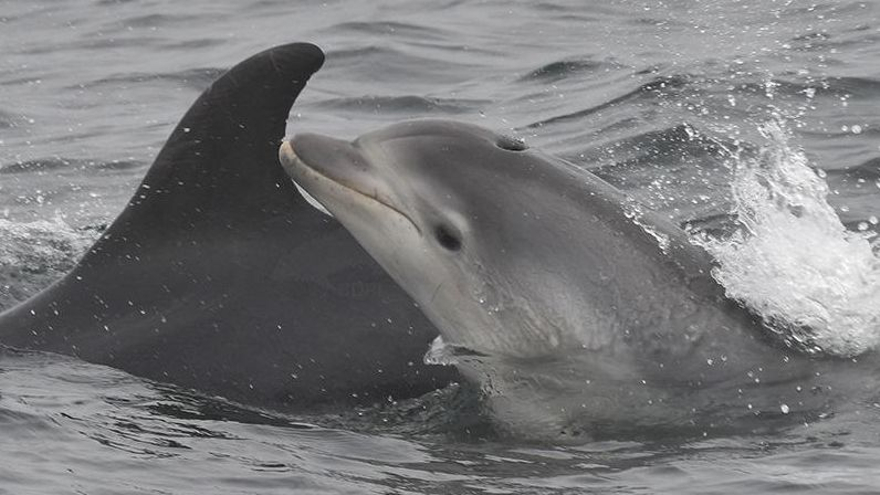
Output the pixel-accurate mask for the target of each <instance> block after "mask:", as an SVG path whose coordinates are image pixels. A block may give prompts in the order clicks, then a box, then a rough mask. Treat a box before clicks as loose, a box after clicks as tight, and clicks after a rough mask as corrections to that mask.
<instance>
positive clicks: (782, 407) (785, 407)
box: [779, 404, 791, 414]
mask: <svg viewBox="0 0 880 495" xmlns="http://www.w3.org/2000/svg"><path fill="white" fill-rule="evenodd" d="M779 410H780V411H782V414H788V413H789V412H790V411H791V409H789V408H788V404H782V405H780V406H779Z"/></svg>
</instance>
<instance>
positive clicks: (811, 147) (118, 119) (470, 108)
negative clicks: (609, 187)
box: [0, 0, 880, 494]
mask: <svg viewBox="0 0 880 495" xmlns="http://www.w3.org/2000/svg"><path fill="white" fill-rule="evenodd" d="M291 41H310V42H313V43H316V44H318V45H319V46H321V47H322V48H323V49H324V51H325V52H326V53H327V61H326V63H325V65H324V68H323V69H322V70H321V71H319V72H318V73H317V74H316V75H315V76H314V77H313V78H312V79H311V81H310V82H309V85H308V86H307V87H306V89H305V91H304V92H303V93H302V95H301V97H300V98H299V101H298V102H297V103H296V104H295V105H294V108H293V111H292V113H291V116H290V120H289V124H288V129H289V132H290V133H293V132H298V131H301V130H302V131H314V132H321V133H325V134H330V135H334V136H338V137H346V138H353V137H355V136H357V135H358V134H360V133H363V132H366V131H368V130H372V129H375V128H377V127H380V126H383V125H386V124H389V123H393V122H398V121H400V120H403V119H410V118H420V117H442V118H451V119H458V120H461V121H466V122H471V123H476V124H479V125H482V126H485V127H488V128H491V129H494V130H496V131H499V132H505V133H510V134H513V135H515V136H518V137H521V138H523V139H525V140H526V141H527V142H528V143H529V145H530V146H532V147H535V148H540V149H543V150H545V151H547V152H549V153H551V154H555V155H558V156H561V157H564V158H566V159H568V160H570V161H572V162H574V163H576V164H578V165H580V166H582V167H584V168H586V169H589V170H591V171H593V172H594V173H596V174H598V175H600V176H601V177H603V178H604V179H606V180H608V181H609V182H611V183H613V184H614V185H616V186H618V187H620V188H621V189H624V190H626V191H627V192H628V193H629V194H631V195H632V196H633V197H635V198H637V199H638V200H640V201H642V202H643V203H644V204H645V205H646V207H650V208H653V209H655V210H658V211H660V212H663V213H665V214H667V215H669V216H670V217H671V218H672V219H673V220H675V221H676V222H678V223H680V224H681V225H682V226H683V227H684V228H686V229H688V230H689V231H690V232H691V233H692V235H693V237H694V241H695V242H699V243H702V244H703V245H705V246H706V247H707V249H709V250H710V251H711V252H712V254H713V255H715V257H716V258H717V259H718V260H719V263H720V268H719V270H718V271H717V273H716V277H717V278H718V279H719V280H720V281H722V283H723V284H724V285H725V288H726V289H727V290H728V292H729V294H731V295H732V296H734V297H736V298H738V299H740V300H741V301H744V302H745V303H748V304H749V305H750V306H752V307H753V308H757V310H758V311H760V312H761V313H763V314H764V315H765V316H769V317H771V318H772V317H779V318H789V319H794V320H797V321H802V322H807V323H809V325H810V327H811V328H813V329H814V334H812V335H811V336H810V339H811V341H812V342H813V343H815V344H816V345H817V346H818V347H820V348H821V349H822V350H823V351H822V352H825V353H828V354H833V355H837V356H839V357H840V358H841V359H842V358H847V359H848V358H855V359H858V356H861V355H863V354H864V353H872V352H874V351H873V350H874V349H875V348H876V347H877V346H878V345H880V262H878V250H880V248H878V244H877V242H876V238H875V237H873V236H874V231H875V230H877V229H878V216H880V139H878V136H880V2H878V1H876V0H872V1H845V0H840V1H833V2H813V1H799V0H787V1H782V0H668V1H661V0H610V1H606V2H592V3H591V2H583V1H575V0H567V1H566V0H548V1H531V0H529V1H525V0H522V1H516V0H504V1H502V0H488V1H462V0H438V1H434V2H415V1H403V0H377V1H371V2H342V1H312V0H303V1H297V2H282V1H276V0H260V1H251V2H232V1H221V2H217V1H214V2H208V1H204V0H193V1H190V2H172V1H168V0H150V1H144V2H133V1H130V0H65V1H63V2H62V1H51V0H27V1H25V0H0V309H5V308H9V307H11V306H13V305H14V304H16V303H17V302H20V301H23V300H24V299H26V298H27V297H29V296H31V295H33V294H35V293H36V292H38V291H39V290H40V289H41V288H43V287H45V286H46V285H48V284H50V283H51V282H52V281H53V280H55V279H56V278H58V277H60V276H61V275H63V274H64V273H65V272H66V271H67V270H69V269H70V268H71V267H72V266H73V265H74V264H75V263H76V261H77V259H78V257H79V256H80V255H81V254H82V253H83V252H84V251H85V250H86V249H88V247H89V246H90V245H91V243H92V242H93V241H94V240H95V239H96V238H97V237H98V236H99V235H100V233H101V231H102V230H103V229H104V228H105V227H106V225H108V224H109V223H110V222H111V221H112V220H113V219H114V218H115V216H116V215H117V214H118V213H119V212H120V211H121V210H122V209H123V208H124V206H125V204H126V202H127V201H128V199H129V197H130V196H131V194H132V193H133V191H134V189H135V187H136V186H137V185H138V184H139V182H140V180H141V178H142V177H143V175H144V173H145V172H146V170H147V168H148V167H149V165H150V163H151V161H152V159H153V158H154V156H155V154H156V152H157V151H158V150H159V149H160V148H161V146H162V144H163V143H164V141H165V139H166V138H167V136H168V134H169V133H170V131H171V129H172V128H173V126H174V125H175V124H176V122H177V121H178V120H179V119H180V117H181V116H182V115H183V113H184V112H185V111H186V109H187V108H188V107H189V105H190V104H191V103H192V101H193V100H194V99H195V98H196V97H197V95H198V94H199V93H200V92H201V91H202V90H203V89H204V88H205V87H207V85H208V84H210V82H211V81H212V80H213V79H215V78H216V77H217V76H219V75H220V74H222V73H223V71H224V70H225V69H227V68H229V67H231V66H232V65H234V64H235V63H237V62H238V61H240V60H242V59H244V58H246V57H248V56H249V55H251V54H253V53H256V52H258V51H261V50H263V49H265V48H268V47H270V46H273V45H276V44H281V43H287V42H291ZM487 187H490V185H487ZM852 379H853V380H858V379H859V377H858V376H853V377H852ZM460 395H461V394H460V393H459V391H458V390H456V389H455V387H452V388H450V389H447V390H443V391H438V392H436V393H434V394H430V395H429V396H426V397H423V398H420V399H416V400H413V401H408V402H406V403H388V404H377V405H376V406H375V407H372V408H365V409H362V410H351V411H338V413H336V414H326V415H323V416H320V417H297V418H293V417H289V416H285V415H282V414H278V413H273V412H271V411H256V410H251V409H248V408H247V407H244V406H240V405H236V404H232V403H228V402H225V401H223V400H221V399H209V398H204V397H200V396H199V395H198V394H195V393H191V392H188V391H186V390H180V389H177V388H175V387H173V386H170V385H165V384H159V383H154V382H149V381H146V380H143V379H140V378H137V377H133V376H131V375H128V374H126V373H123V372H121V371H118V370H114V369H111V368H107V367H103V366H97V365H93V364H89V363H85V362H82V361H79V360H76V359H73V358H69V357H61V356H55V355H51V354H44V353H36V352H18V351H13V350H7V351H3V352H2V353H0V493H10V494H50V493H51V494H61V493H78V494H79V493H87V494H122V493H126V494H128V493H131V494H142V493H150V494H159V493H162V494H165V493H171V494H186V493H217V494H251V493H261V494H262V493H375V494H389V493H393V494H404V493H413V494H416V493H437V494H452V493H486V494H504V493H529V494H549V493H770V492H787V493H791V492H797V493H823V494H842V493H877V492H880V425H878V421H880V391H878V394H877V399H878V400H876V401H874V400H873V399H872V398H867V399H864V398H862V399H860V401H859V402H858V403H857V404H855V405H854V407H850V408H848V409H847V410H846V412H845V413H843V412H841V413H840V414H836V415H835V414H832V415H829V416H828V417H825V418H821V419H820V420H818V421H804V423H803V424H798V423H795V424H793V425H791V426H789V427H787V428H783V429H777V430H772V431H770V432H768V431H761V432H760V433H748V432H742V433H740V434H737V435H721V434H715V433H712V432H707V433H706V434H705V435H703V436H698V437H697V438H694V437H690V436H689V437H683V438H670V437H665V438H662V439H658V440H656V441H638V442H636V441H632V440H626V439H621V440H603V441H601V442H586V443H582V444H578V445H570V444H569V445H555V444H553V443H547V442H544V443H541V442H534V441H518V440H517V439H515V438H501V437H497V436H493V435H492V434H491V433H490V432H487V431H486V432H481V429H480V427H479V426H476V427H474V429H473V431H472V430H470V429H468V428H465V427H463V426H461V425H457V426H456V425H455V424H454V423H455V418H456V416H455V414H454V413H453V412H450V411H455V409H456V406H455V404H457V403H458V401H460V400H461V397H460ZM783 412H785V411H783ZM465 430H467V431H468V432H469V433H468V434H462V432H463V431H465Z"/></svg>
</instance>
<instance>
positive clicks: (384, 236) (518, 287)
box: [280, 120, 614, 357]
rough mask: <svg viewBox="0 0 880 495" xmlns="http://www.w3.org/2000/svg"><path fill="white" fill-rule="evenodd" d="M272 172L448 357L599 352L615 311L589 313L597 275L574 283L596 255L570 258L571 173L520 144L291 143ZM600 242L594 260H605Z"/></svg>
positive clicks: (420, 139) (500, 140)
mask: <svg viewBox="0 0 880 495" xmlns="http://www.w3.org/2000/svg"><path fill="white" fill-rule="evenodd" d="M280 158H281V162H282V164H283V166H284V168H285V170H286V171H287V172H288V174H289V175H290V176H291V177H292V178H293V180H294V181H295V182H296V183H297V184H298V185H299V186H300V187H302V188H303V189H305V190H306V191H307V192H308V193H309V194H310V195H312V196H313V197H314V198H316V199H317V201H319V202H320V203H321V204H322V205H323V206H324V207H326V209H327V210H329V211H330V212H331V213H332V214H333V216H334V217H335V218H337V219H338V220H339V221H340V222H341V223H342V224H343V225H344V226H345V227H346V228H347V229H348V230H349V231H350V232H351V233H352V234H353V235H354V237H355V238H356V239H357V240H358V242H360V244H361V245H362V246H363V247H364V248H365V249H366V251H367V252H369V253H370V254H371V255H372V256H373V257H374V258H375V259H376V260H377V261H378V262H379V263H380V264H381V265H382V266H383V267H384V268H385V270H386V271H387V272H388V273H389V274H390V275H391V276H392V277H393V278H394V279H395V280H396V281H397V283H398V284H400V285H401V286H402V287H403V288H404V289H405V290H406V291H407V292H409V294H410V295H411V296H412V297H413V298H414V299H415V300H416V301H417V303H418V304H419V305H420V307H421V309H422V310H423V311H424V312H425V313H426V315H427V316H428V317H429V318H430V319H431V320H432V321H433V322H434V324H435V325H437V327H438V328H439V329H440V331H441V333H442V334H443V337H444V340H445V341H446V342H447V343H448V344H455V345H457V346H463V347H466V348H468V349H471V350H473V351H477V352H480V353H485V354H490V355H503V356H517V357H523V356H536V355H542V354H545V353H547V352H548V351H551V350H552V349H556V348H558V347H559V346H562V345H565V344H566V341H572V340H574V341H576V342H575V343H576V344H577V345H579V346H580V347H591V348H598V347H602V346H604V345H607V344H608V339H609V338H610V335H611V334H612V331H613V328H612V327H613V326H614V321H613V315H612V314H611V313H613V305H608V304H604V301H594V302H598V303H599V304H590V303H589V301H591V299H590V298H587V297H585V296H584V294H583V293H582V288H583V287H585V282H586V286H589V285H590V281H591V280H593V281H594V282H595V283H601V279H602V277H603V276H605V275H603V274H602V273H600V272H601V270H589V273H587V274H581V273H580V272H581V271H582V270H581V269H580V268H579V266H580V265H582V264H583V265H589V264H590V262H591V260H590V256H591V255H590V254H583V253H580V252H578V251H581V250H582V248H583V247H584V246H582V245H581V244H582V242H581V236H580V235H578V232H580V231H582V230H583V229H584V224H585V222H586V223H589V221H590V220H589V219H584V218H583V214H582V213H581V211H580V209H579V207H578V205H577V204H575V202H574V201H573V200H572V197H574V196H576V195H575V194H574V191H572V190H571V185H572V184H577V183H578V181H577V180H574V181H573V180H572V178H573V175H575V176H576V170H575V169H574V168H573V166H571V165H569V164H567V163H565V162H561V161H559V160H556V159H553V158H551V157H548V156H546V155H542V154H540V153H538V152H535V151H532V150H529V149H528V148H527V147H526V146H525V145H524V143H522V142H521V141H518V140H516V139H513V138H510V137H507V136H502V135H499V134H496V133H494V132H491V131H489V130H486V129H483V128H480V127H477V126H473V125H468V124H462V123H457V122H448V121H437V120H431V121H414V122H404V123H400V124H396V125H393V126H391V127H388V128H385V129H382V130H379V131H376V132H372V133H368V134H365V135H363V136H361V137H359V138H357V139H356V140H354V141H353V142H347V141H342V140H338V139H334V138H330V137H325V136H319V135H315V134H300V135H297V136H295V137H294V138H293V139H292V140H291V141H289V142H285V143H284V144H283V145H282V148H281V150H280ZM549 211H552V212H553V213H552V216H550V215H547V214H546V212H549ZM599 237H600V238H598V239H594V241H595V243H596V244H597V246H599V251H601V252H602V253H601V255H602V256H613V253H612V252H610V251H611V250H613V247H610V246H606V247H601V246H602V244H603V242H602V239H601V236H599ZM572 257H575V258H576V260H577V262H576V265H578V266H575V267H572V266H570V265H571V260H572ZM560 260H563V261H560ZM596 261H598V260H596ZM584 277H586V278H584ZM572 326H576V327H577V328H571V327H572ZM598 328H602V329H604V330H603V331H602V332H598V331H595V329H598Z"/></svg>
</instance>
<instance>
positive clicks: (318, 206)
mask: <svg viewBox="0 0 880 495" xmlns="http://www.w3.org/2000/svg"><path fill="white" fill-rule="evenodd" d="M291 182H293V185H294V186H296V190H297V191H299V193H300V195H301V196H302V197H303V199H305V200H306V203H308V204H310V205H312V207H314V208H315V209H316V210H318V211H320V212H321V213H323V214H325V215H327V216H328V217H331V218H333V214H332V213H330V211H329V210H328V209H327V208H325V207H324V205H322V204H321V202H320V201H318V200H317V199H315V197H314V196H312V195H311V194H309V192H308V191H306V190H305V189H303V188H302V187H300V185H299V184H297V183H296V181H291Z"/></svg>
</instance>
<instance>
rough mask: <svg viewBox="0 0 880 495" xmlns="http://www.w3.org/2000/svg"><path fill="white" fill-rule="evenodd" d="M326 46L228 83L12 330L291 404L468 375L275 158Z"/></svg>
mask: <svg viewBox="0 0 880 495" xmlns="http://www.w3.org/2000/svg"><path fill="white" fill-rule="evenodd" d="M323 61H324V55H323V53H322V52H321V50H320V49H319V48H317V47H316V46H314V45H310V44H301V43H297V44H289V45H283V46H278V47H275V48H272V49H269V50H266V51H264V52H262V53H259V54H257V55H254V56H253V57H251V58H248V59H247V60H245V61H243V62H241V63H240V64H238V65H236V66H235V67H233V68H232V69H231V70H229V71H228V72H226V73H225V74H224V75H223V76H222V77H220V78H219V79H218V80H217V81H215V82H214V83H213V84H212V85H211V86H210V87H209V88H208V89H207V90H205V92H204V93H203V94H202V95H201V96H200V97H199V98H198V99H197V100H196V102H195V103H194V104H193V105H192V107H191V108H190V109H189V111H188V112H187V113H186V115H185V116H184V117H183V119H182V120H181V121H180V123H179V124H178V125H177V127H176V128H175V129H174V131H173V132H172V133H171V136H170V137H169V139H168V141H167V143H166V144H165V146H164V148H163V149H162V150H161V151H160V152H159V154H158V156H157V157H156V160H155V163H154V164H153V165H152V167H151V168H150V169H149V171H148V172H147V174H146V177H145V178H144V179H143V182H142V183H141V184H140V186H139V187H138V188H137V190H136V192H135V193H134V196H133V198H132V199H131V201H130V202H129V203H128V205H127V207H126V208H125V209H124V211H123V212H122V213H121V214H120V215H119V217H118V218H117V219H116V220H115V221H114V222H113V224H112V225H111V226H110V227H109V228H108V229H107V230H106V232H105V233H104V234H103V236H102V237H101V238H100V239H99V240H98V241H97V242H96V243H95V245H94V246H93V247H92V248H91V249H90V250H89V251H88V252H87V253H86V254H85V256H84V257H83V258H82V260H81V261H80V262H79V264H78V265H77V266H76V267H75V268H74V269H73V271H72V272H70V273H69V274H68V275H66V276H65V277H64V278H62V279H61V280H59V281H58V282H57V283H55V284H54V285H52V286H50V287H49V288H47V289H46V290H45V291H43V292H42V293H39V294H37V295H36V296H34V297H33V298H31V299H30V300H27V301H25V302H24V303H22V304H21V305H19V306H17V307H14V308H12V309H10V310H8V311H6V312H4V313H3V314H2V315H0V343H2V344H4V345H6V346H11V347H16V348H23V349H34V350H40V351H51V352H55V353H61V354H67V355H73V356H78V357H79V358H82V359H84V360H86V361H90V362H94V363H99V364H106V365H109V366H113V367H116V368H119V369H122V370H125V371H128V372H130V373H132V374H134V375H138V376H141V377H145V378H149V379H153V380H158V381H162V382H169V383H173V384H176V385H180V386H183V387H187V388H191V389H195V390H197V391H201V392H204V393H207V394H212V395H219V396H222V397H225V398H227V399H230V400H234V401H238V402H241V403H244V404H248V405H255V406H260V407H269V408H273V409H280V410H291V411H294V410H295V411H304V410H308V409H314V408H320V407H330V406H336V405H339V404H369V403H372V402H374V401H377V400H386V399H387V398H388V397H392V398H408V397H414V396H418V395H421V394H423V393H425V392H428V391H431V390H434V389H436V388H438V387H441V386H443V385H444V384H446V383H448V382H449V381H450V380H451V379H453V378H455V376H456V375H455V373H454V370H452V369H450V368H442V367H437V366H427V365H425V364H424V363H423V362H422V356H423V354H424V350H425V349H426V348H427V346H428V344H429V343H430V342H431V341H432V339H434V338H435V337H436V336H437V330H436V329H435V328H434V327H433V325H432V324H431V323H430V322H429V321H427V320H426V319H425V317H424V316H422V314H421V312H420V311H419V310H418V309H417V308H416V307H415V306H414V304H413V301H412V300H411V298H410V297H409V296H408V295H407V294H406V293H405V292H403V291H402V290H401V289H400V288H398V286H397V285H396V284H395V283H394V282H393V281H392V280H391V279H390V278H389V277H388V276H387V275H386V274H385V272H384V271H383V270H382V268H381V267H380V266H379V265H377V264H376V263H375V262H374V261H373V260H372V258H370V256H369V255H367V254H366V253H365V252H364V251H363V249H362V248H361V247H360V246H359V245H358V244H357V243H356V242H355V241H354V240H353V239H352V237H351V236H350V235H349V234H348V233H347V232H346V231H345V229H344V228H342V227H341V226H340V225H339V224H338V223H337V222H335V221H332V220H331V219H329V218H328V217H326V216H325V215H323V214H321V213H319V212H317V211H316V210H314V209H313V208H312V207H310V206H309V205H308V204H307V203H306V202H305V201H304V200H303V199H302V198H301V196H300V195H299V194H298V193H297V191H296V189H295V187H294V185H293V184H292V182H291V181H290V179H289V178H288V177H287V175H286V174H285V173H284V171H283V169H282V168H281V165H280V164H279V162H278V156H277V148H278V145H279V143H280V142H281V139H282V137H283V136H284V133H285V125H286V120H287V116H288V113H289V111H290V108H291V105H293V102H294V100H295V98H296V97H297V96H298V95H299V93H300V91H302V89H303V88H304V86H305V84H306V81H307V80H308V79H309V77H310V76H311V75H312V74H313V73H314V72H315V71H317V70H318V69H319V68H320V67H321V65H322V63H323Z"/></svg>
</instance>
